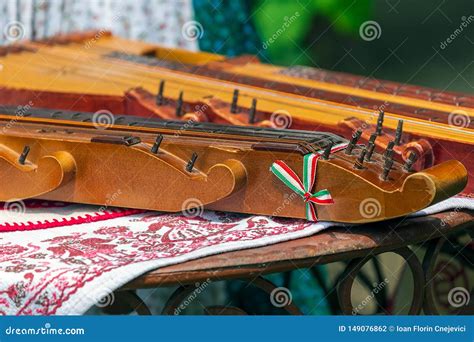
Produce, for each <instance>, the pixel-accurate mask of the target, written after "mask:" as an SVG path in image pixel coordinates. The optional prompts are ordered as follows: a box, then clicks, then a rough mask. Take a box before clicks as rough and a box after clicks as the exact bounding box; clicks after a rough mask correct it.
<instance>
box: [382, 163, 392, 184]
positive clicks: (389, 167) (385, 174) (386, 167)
mask: <svg viewBox="0 0 474 342" xmlns="http://www.w3.org/2000/svg"><path fill="white" fill-rule="evenodd" d="M392 166H393V159H392V158H388V159H386V160H385V163H384V165H383V172H382V179H383V180H384V181H386V180H387V179H388V175H389V173H390V171H391V170H392Z"/></svg>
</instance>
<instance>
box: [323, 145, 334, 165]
mask: <svg viewBox="0 0 474 342" xmlns="http://www.w3.org/2000/svg"><path fill="white" fill-rule="evenodd" d="M333 145H334V143H333V142H332V141H330V142H329V145H328V146H326V148H325V149H324V152H323V155H322V156H321V158H323V159H324V160H328V159H329V155H330V154H331V150H332V147H333Z"/></svg>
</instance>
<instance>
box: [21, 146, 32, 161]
mask: <svg viewBox="0 0 474 342" xmlns="http://www.w3.org/2000/svg"><path fill="white" fill-rule="evenodd" d="M29 153H30V146H28V145H27V146H25V148H23V152H21V154H20V157H19V158H18V162H19V163H20V164H21V165H25V161H26V158H27V157H28V154H29Z"/></svg>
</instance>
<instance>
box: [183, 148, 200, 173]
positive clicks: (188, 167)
mask: <svg viewBox="0 0 474 342" xmlns="http://www.w3.org/2000/svg"><path fill="white" fill-rule="evenodd" d="M197 157H198V155H197V153H195V152H193V155H192V156H191V159H190V160H189V161H188V165H186V171H188V172H191V171H193V167H194V163H195V162H196V159H197Z"/></svg>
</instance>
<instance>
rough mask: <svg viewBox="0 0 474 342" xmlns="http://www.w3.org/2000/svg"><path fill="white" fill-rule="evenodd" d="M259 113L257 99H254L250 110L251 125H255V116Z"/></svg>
mask: <svg viewBox="0 0 474 342" xmlns="http://www.w3.org/2000/svg"><path fill="white" fill-rule="evenodd" d="M256 113H257V99H252V106H250V109H249V124H253V123H255V114H256Z"/></svg>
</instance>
